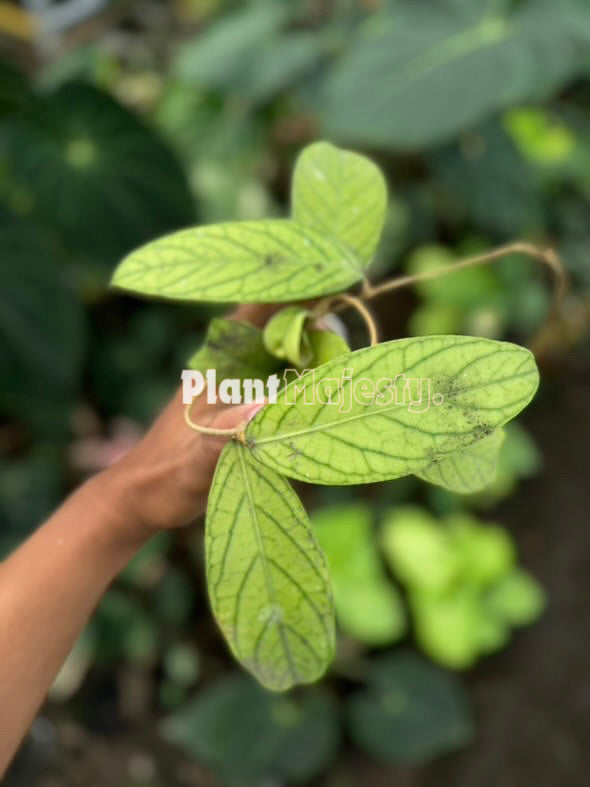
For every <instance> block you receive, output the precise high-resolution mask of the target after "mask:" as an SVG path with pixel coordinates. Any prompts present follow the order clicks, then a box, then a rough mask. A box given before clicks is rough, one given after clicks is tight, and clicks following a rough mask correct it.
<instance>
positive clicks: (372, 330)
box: [313, 292, 379, 347]
mask: <svg viewBox="0 0 590 787" xmlns="http://www.w3.org/2000/svg"><path fill="white" fill-rule="evenodd" d="M338 303H339V304H341V305H342V307H346V306H350V307H351V308H353V309H355V310H356V311H357V312H358V314H360V316H361V317H362V318H363V322H364V323H365V325H366V326H367V331H368V333H369V342H370V346H371V347H375V345H377V344H379V336H378V332H377V324H376V323H375V320H374V318H373V315H372V314H371V312H370V311H369V309H368V308H367V307H366V306H365V304H364V303H363V302H362V300H361V299H360V298H357V297H356V296H355V295H349V294H348V293H345V292H343V293H340V294H339V295H332V296H330V297H328V298H325V299H324V300H322V301H320V302H319V303H318V305H317V307H316V308H315V309H314V311H313V316H314V317H323V315H324V314H327V313H328V312H329V311H331V310H332V306H333V305H334V304H338ZM333 311H340V309H334V310H333Z"/></svg>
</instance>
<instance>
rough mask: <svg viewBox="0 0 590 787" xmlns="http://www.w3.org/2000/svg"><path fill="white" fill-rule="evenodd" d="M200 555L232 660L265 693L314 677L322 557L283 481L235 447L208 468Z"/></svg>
mask: <svg viewBox="0 0 590 787" xmlns="http://www.w3.org/2000/svg"><path fill="white" fill-rule="evenodd" d="M206 552H207V581H208V586H209V596H210V599H211V604H212V607H213V611H214V613H215V617H216V618H217V621H218V623H219V625H220V626H221V629H222V631H223V632H224V634H225V636H226V638H227V640H228V642H229V644H230V647H231V649H232V651H233V653H234V655H235V656H236V658H238V659H239V660H240V662H241V663H242V664H243V665H244V666H245V667H246V668H247V669H249V670H250V671H251V672H252V673H253V674H254V675H255V676H256V677H257V678H258V680H259V681H260V682H261V683H262V684H263V685H264V686H266V687H267V688H269V689H273V690H275V691H282V690H284V689H288V688H290V687H291V686H293V685H295V684H297V683H309V682H311V681H314V680H317V678H319V677H320V676H321V675H322V673H323V672H324V670H325V669H326V666H327V665H328V663H329V661H330V659H331V656H332V651H333V647H334V609H333V602H332V595H331V590H330V584H329V581H328V574H327V568H326V563H325V560H324V556H323V554H322V552H321V550H320V548H319V546H318V545H317V542H316V541H315V539H314V536H313V533H312V530H311V526H310V523H309V520H308V518H307V515H306V513H305V511H304V510H303V507H302V505H301V503H300V501H299V499H298V498H297V496H296V495H295V493H294V492H293V490H292V489H291V487H290V486H289V484H288V483H287V482H286V481H285V479H284V478H282V477H281V476H279V475H278V474H277V473H274V472H273V471H270V470H268V469H267V468H264V467H262V466H261V465H260V464H259V463H257V462H255V461H254V460H253V459H252V457H251V456H250V455H249V453H248V451H247V449H246V448H244V447H243V446H241V445H239V444H238V443H230V444H228V445H227V446H226V447H225V448H224V450H223V452H222V455H221V458H220V460H219V464H218V466H217V470H216V473H215V478H214V480H213V486H212V489H211V495H210V499H209V507H208V511H207V526H206Z"/></svg>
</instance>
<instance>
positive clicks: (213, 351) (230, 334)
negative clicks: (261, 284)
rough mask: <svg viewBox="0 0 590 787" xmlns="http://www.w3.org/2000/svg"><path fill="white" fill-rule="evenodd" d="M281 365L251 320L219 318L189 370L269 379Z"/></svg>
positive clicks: (211, 324)
mask: <svg viewBox="0 0 590 787" xmlns="http://www.w3.org/2000/svg"><path fill="white" fill-rule="evenodd" d="M279 366H280V364H279V362H278V361H277V359H276V358H273V357H272V355H270V354H269V353H268V352H267V350H266V348H265V347H264V343H263V341H262V331H261V330H260V329H259V328H256V327H255V326H254V325H251V324H250V323H248V322H241V321H240V320H224V319H222V318H219V317H217V318H215V319H213V320H211V322H210V323H209V328H208V330H207V336H206V337H205V342H204V344H203V346H202V347H201V348H200V349H199V350H198V351H197V352H196V353H195V354H194V355H193V356H192V358H191V359H190V360H189V361H188V367H189V369H196V370H197V371H200V372H201V373H202V374H205V373H206V371H207V370H208V369H216V370H217V378H218V379H219V380H221V379H223V378H228V379H230V378H237V379H240V380H245V379H265V378H266V377H268V375H270V374H272V373H273V372H275V371H277V369H278V368H279Z"/></svg>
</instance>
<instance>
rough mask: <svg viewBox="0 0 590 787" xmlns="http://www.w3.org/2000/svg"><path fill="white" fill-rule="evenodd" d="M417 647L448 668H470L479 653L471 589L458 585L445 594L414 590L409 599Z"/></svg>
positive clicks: (476, 606)
mask: <svg viewBox="0 0 590 787" xmlns="http://www.w3.org/2000/svg"><path fill="white" fill-rule="evenodd" d="M409 601H410V608H411V610H412V615H413V617H414V631H415V634H416V640H417V641H418V643H419V644H420V647H421V648H422V649H423V650H424V652H425V653H427V654H428V655H429V656H430V657H431V658H433V659H434V660H435V661H438V663H439V664H442V665H444V666H445V667H449V668H451V669H467V668H468V667H471V666H472V665H473V664H474V663H475V661H476V660H477V657H478V656H479V653H480V636H481V630H480V625H479V620H480V617H481V610H480V604H479V599H478V596H477V594H476V592H475V591H474V590H473V588H470V587H469V586H467V585H462V586H461V585H460V586H458V587H456V588H454V589H452V590H450V591H448V592H447V593H444V594H442V595H441V594H439V593H431V592H429V591H427V590H414V591H413V592H412V593H411V594H410V597H409Z"/></svg>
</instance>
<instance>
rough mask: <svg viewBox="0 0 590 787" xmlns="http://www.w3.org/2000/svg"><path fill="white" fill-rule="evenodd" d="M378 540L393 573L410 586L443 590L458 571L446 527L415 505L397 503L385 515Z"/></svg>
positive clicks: (459, 568)
mask: <svg viewBox="0 0 590 787" xmlns="http://www.w3.org/2000/svg"><path fill="white" fill-rule="evenodd" d="M381 543H382V545H383V551H384V553H385V555H386V557H387V559H388V561H389V563H390V565H391V567H392V569H393V571H394V572H395V574H396V576H397V577H398V578H399V579H400V580H401V581H402V582H403V583H404V584H405V585H407V586H409V587H410V588H423V589H425V590H430V591H433V592H440V591H444V590H446V589H447V588H449V587H450V586H451V585H452V584H453V583H454V582H455V581H456V580H457V578H458V576H459V574H460V571H461V561H460V559H459V555H458V554H457V550H456V548H455V544H454V543H453V541H452V540H451V538H450V537H449V533H448V531H447V530H446V529H445V528H443V527H441V525H440V524H439V523H438V522H437V521H436V520H435V519H433V517H431V516H430V514H428V512H427V511H425V510H424V509H422V508H418V507H417V506H410V505H407V506H400V507H399V508H397V509H395V510H394V511H392V512H391V513H390V514H389V515H388V516H386V518H385V520H384V522H383V530H382V535H381Z"/></svg>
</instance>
